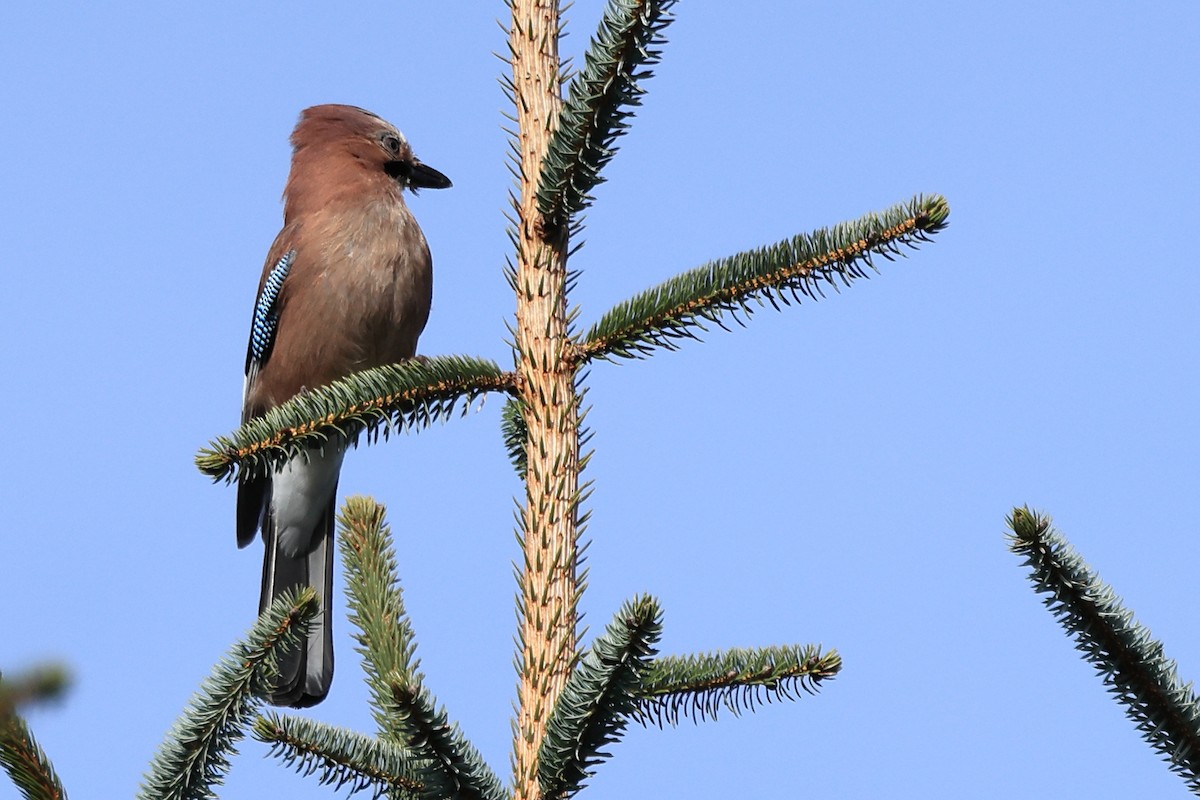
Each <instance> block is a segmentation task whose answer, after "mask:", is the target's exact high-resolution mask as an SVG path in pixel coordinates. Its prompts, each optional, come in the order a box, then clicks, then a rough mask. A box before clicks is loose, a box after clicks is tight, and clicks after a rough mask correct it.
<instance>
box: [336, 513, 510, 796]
mask: <svg viewBox="0 0 1200 800" xmlns="http://www.w3.org/2000/svg"><path fill="white" fill-rule="evenodd" d="M385 514H386V510H385V509H384V507H383V506H382V505H380V504H378V503H376V502H375V501H374V500H372V499H371V498H368V497H351V498H349V499H347V500H346V502H345V504H344V505H343V507H342V513H341V516H340V517H339V520H338V523H339V530H340V533H339V535H340V539H341V542H340V543H341V547H342V553H343V558H344V560H345V565H346V589H347V595H348V597H349V605H350V620H351V622H353V623H354V624H355V625H356V626H357V627H358V629H359V631H360V632H359V633H358V634H356V635H355V639H356V641H357V642H358V644H359V646H358V648H356V649H357V651H358V653H359V654H360V655H362V657H363V669H364V671H365V672H366V673H367V684H368V686H369V687H370V690H371V698H372V703H371V705H372V707H373V708H374V709H375V710H374V716H375V721H376V723H377V724H378V726H379V731H380V738H382V739H383V740H384V741H386V742H389V743H390V744H391V745H393V746H395V747H398V748H400V749H401V750H402V751H404V752H407V753H410V754H411V757H412V758H413V759H414V761H413V763H412V772H413V775H414V776H415V777H416V779H418V780H419V781H420V783H421V784H422V788H421V790H420V792H419V793H420V794H421V796H423V797H445V796H449V795H456V796H459V797H463V798H478V799H479V800H500V799H501V798H503V797H505V794H504V790H503V788H502V787H501V785H500V781H499V779H498V778H496V776H495V774H494V773H493V772H492V770H491V769H490V768H489V767H488V766H487V764H486V763H485V762H484V761H483V758H482V756H480V755H479V752H478V751H477V750H476V749H475V747H474V746H473V745H471V743H470V742H469V741H467V739H466V737H465V736H463V734H462V732H461V731H460V730H459V728H458V725H457V724H454V725H452V724H451V723H450V722H449V719H448V716H447V714H446V712H445V710H444V709H442V708H440V707H438V705H437V702H436V701H435V700H434V698H433V697H432V695H431V694H430V693H429V691H428V690H427V689H425V688H424V687H423V686H422V683H423V680H424V676H423V675H422V674H421V672H420V671H419V666H420V661H419V660H418V659H417V655H416V642H415V640H414V635H413V630H412V625H411V623H410V622H409V619H408V614H407V613H406V612H405V610H404V596H403V593H402V591H401V589H400V579H399V570H398V568H397V563H396V553H395V549H394V548H393V546H392V539H391V531H390V529H389V527H388V525H387V523H386V520H385Z"/></svg>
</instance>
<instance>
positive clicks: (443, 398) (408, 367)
mask: <svg viewBox="0 0 1200 800" xmlns="http://www.w3.org/2000/svg"><path fill="white" fill-rule="evenodd" d="M512 380H513V379H512V375H511V374H509V373H505V372H503V371H501V369H500V368H499V367H498V366H496V364H495V363H494V362H491V361H487V360H485V359H481V358H470V357H468V356H439V357H436V358H417V359H413V360H411V361H406V362H404V363H402V364H389V365H387V366H383V367H376V368H374V369H368V370H363V371H362V372H356V373H354V374H353V375H350V376H348V377H346V378H343V379H342V380H339V381H334V382H333V383H331V384H329V385H328V386H321V387H317V388H315V389H310V390H308V391H306V392H303V393H302V394H299V395H297V396H296V397H293V398H292V399H291V400H289V401H287V402H286V403H283V404H281V405H279V406H276V407H275V408H272V409H271V410H269V411H268V412H267V413H266V414H264V415H262V416H261V417H255V418H253V419H251V420H249V421H247V422H246V423H245V424H244V425H242V426H241V427H240V428H238V429H237V430H236V431H234V432H233V433H231V434H230V435H229V436H219V437H217V438H216V439H215V440H213V441H212V442H211V443H209V446H208V447H206V448H203V449H202V450H200V452H199V453H198V454H197V455H196V466H197V467H198V468H199V470H200V471H201V472H203V473H204V474H205V475H209V476H211V477H212V478H213V479H214V480H220V479H222V478H224V479H225V480H227V481H232V480H233V479H234V478H235V477H237V476H238V474H239V472H240V473H242V474H246V475H248V476H250V477H254V476H257V475H261V474H265V473H267V472H268V471H269V470H270V469H271V468H272V467H278V466H282V465H283V464H284V463H286V462H287V461H288V460H289V459H291V458H295V457H297V456H300V455H301V453H302V451H303V450H305V449H306V448H309V447H319V446H322V445H324V444H325V443H326V442H327V441H329V440H330V439H331V438H334V437H343V438H345V439H347V440H348V441H352V442H355V443H356V442H357V440H358V437H359V435H360V434H362V433H364V432H365V433H366V434H367V441H368V442H373V441H376V440H377V439H378V438H379V434H381V433H382V435H383V438H384V439H387V438H388V437H389V435H390V434H391V432H392V431H393V430H406V431H407V430H412V429H419V428H425V427H428V426H430V425H432V424H433V423H435V422H438V421H441V420H444V419H447V418H449V417H451V416H453V415H454V413H455V412H456V411H461V413H466V412H467V410H468V409H469V408H470V407H471V405H472V403H473V402H474V401H475V400H476V399H478V398H479V397H481V396H482V395H484V394H486V393H487V392H505V391H509V390H510V389H511V387H512Z"/></svg>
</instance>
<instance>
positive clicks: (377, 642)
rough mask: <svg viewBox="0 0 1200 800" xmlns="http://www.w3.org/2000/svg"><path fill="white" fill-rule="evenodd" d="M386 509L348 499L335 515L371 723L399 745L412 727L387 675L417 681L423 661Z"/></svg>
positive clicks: (366, 500)
mask: <svg viewBox="0 0 1200 800" xmlns="http://www.w3.org/2000/svg"><path fill="white" fill-rule="evenodd" d="M385 514H386V510H385V509H384V507H383V506H382V505H380V504H379V503H376V502H375V501H374V500H373V499H371V498H369V497H363V496H361V495H359V496H354V497H348V498H346V501H345V503H343V505H342V513H341V514H340V515H339V517H338V539H339V542H338V544H339V546H340V548H341V551H342V561H343V564H344V565H345V574H346V598H347V601H348V605H349V608H350V622H351V623H353V624H354V625H355V626H356V627H357V628H358V630H359V632H358V633H357V634H355V635H354V640H355V641H356V642H357V643H358V647H356V648H355V651H356V652H357V653H358V654H359V655H361V656H362V659H363V671H364V672H366V675H367V686H368V687H369V688H370V691H371V708H372V709H373V714H374V717H375V723H376V724H377V725H378V726H379V735H380V737H381V738H383V739H385V740H386V741H389V742H391V743H392V744H396V745H403V744H405V743H406V742H407V741H408V739H409V737H410V736H411V735H412V731H411V729H410V728H409V726H408V725H407V724H406V722H405V717H404V714H403V712H402V711H401V709H399V708H397V707H396V706H395V704H394V702H393V701H392V689H391V683H390V677H391V676H392V675H403V676H405V677H406V678H408V679H409V680H415V681H420V680H421V674H420V672H418V668H419V667H420V663H421V662H420V660H419V659H418V658H417V646H416V642H415V640H414V637H413V630H412V625H411V623H410V622H409V619H408V614H407V612H406V611H405V609H404V594H403V592H402V590H401V588H400V578H399V570H398V568H397V564H396V551H395V549H394V548H393V547H392V538H391V530H390V529H389V527H388V525H387V522H386V520H385Z"/></svg>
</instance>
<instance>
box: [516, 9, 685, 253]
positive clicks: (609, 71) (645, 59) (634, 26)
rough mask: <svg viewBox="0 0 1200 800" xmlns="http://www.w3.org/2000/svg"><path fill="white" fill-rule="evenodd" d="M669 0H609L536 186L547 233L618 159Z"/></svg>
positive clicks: (654, 58)
mask: <svg viewBox="0 0 1200 800" xmlns="http://www.w3.org/2000/svg"><path fill="white" fill-rule="evenodd" d="M674 4H675V0H612V1H611V2H610V3H609V4H608V7H607V8H606V9H605V10H604V16H603V18H602V19H601V21H600V27H599V29H598V30H597V31H596V35H595V36H594V37H592V40H591V45H590V47H589V48H588V51H587V54H586V55H585V56H584V60H583V69H582V70H580V71H579V72H578V73H576V75H575V76H574V78H572V80H571V83H570V85H569V86H568V87H567V96H566V100H565V101H564V102H563V107H562V113H561V115H560V117H559V123H558V126H557V128H555V130H554V132H553V133H552V134H551V137H550V143H549V145H548V146H547V150H546V158H545V160H544V161H543V162H542V172H541V177H540V179H539V180H538V184H537V185H538V190H537V199H538V208H539V210H540V211H541V213H542V216H543V217H544V219H545V224H546V226H547V228H549V229H550V230H561V229H562V228H563V227H564V226H566V225H568V223H570V222H571V221H572V219H573V217H574V216H575V215H576V214H578V213H579V212H580V211H582V210H583V209H584V208H586V207H587V206H588V205H590V204H591V201H592V196H591V192H592V189H594V188H595V187H596V186H597V185H598V184H600V183H601V182H602V181H603V180H604V178H603V177H601V175H600V171H601V170H602V169H603V168H604V166H605V165H606V164H608V162H609V161H611V160H612V158H613V156H615V155H616V152H617V151H616V140H617V137H619V136H621V135H622V134H623V133H624V132H625V131H626V130H627V129H628V128H629V125H628V123H627V120H628V118H629V117H631V116H632V115H633V108H634V107H636V106H638V105H641V97H642V95H643V94H645V90H644V89H643V88H642V86H641V84H640V82H641V81H644V80H646V79H647V78H650V77H651V75H652V74H653V73H652V72H651V70H650V67H651V66H653V65H654V64H657V63H658V61H659V58H660V56H661V52H660V51H659V49H658V48H659V47H661V46H662V45H663V44H664V43H665V40H664V38H663V32H664V30H665V29H666V27H667V26H668V25H669V24H670V23H671V19H672V17H671V16H670V14H669V13H668V11H669V9H670V7H671V6H673V5H674Z"/></svg>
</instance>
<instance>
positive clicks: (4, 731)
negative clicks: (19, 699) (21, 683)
mask: <svg viewBox="0 0 1200 800" xmlns="http://www.w3.org/2000/svg"><path fill="white" fill-rule="evenodd" d="M0 766H3V767H4V771H5V772H7V773H8V777H9V778H10V779H11V780H12V782H13V784H15V785H16V787H17V789H19V790H20V791H21V794H22V796H24V797H25V798H27V800H66V797H67V792H66V790H65V789H63V785H62V782H61V781H60V780H59V779H58V773H56V772H55V771H54V765H53V764H51V763H50V759H49V758H47V757H46V752H45V751H44V750H42V747H41V745H39V744H38V742H37V739H35V738H34V737H33V733H32V732H31V731H30V730H29V725H28V724H27V723H26V722H25V720H24V719H22V718H21V717H20V716H19V715H17V713H16V712H15V711H13V710H12V706H9V707H8V709H7V710H0Z"/></svg>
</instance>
